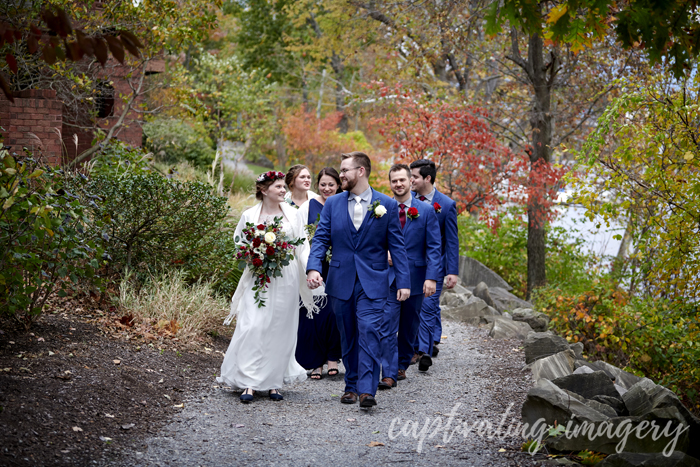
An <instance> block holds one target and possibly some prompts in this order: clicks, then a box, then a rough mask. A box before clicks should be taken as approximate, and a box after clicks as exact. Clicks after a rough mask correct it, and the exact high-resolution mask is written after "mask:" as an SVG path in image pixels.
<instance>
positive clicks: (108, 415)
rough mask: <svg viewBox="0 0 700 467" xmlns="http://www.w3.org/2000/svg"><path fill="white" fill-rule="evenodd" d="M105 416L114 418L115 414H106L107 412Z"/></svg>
mask: <svg viewBox="0 0 700 467" xmlns="http://www.w3.org/2000/svg"><path fill="white" fill-rule="evenodd" d="M105 417H107V418H114V415H112V414H111V413H106V414H105Z"/></svg>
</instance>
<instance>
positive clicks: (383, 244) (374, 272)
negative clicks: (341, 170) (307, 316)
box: [306, 190, 411, 395]
mask: <svg viewBox="0 0 700 467" xmlns="http://www.w3.org/2000/svg"><path fill="white" fill-rule="evenodd" d="M377 200H378V201H379V202H380V204H381V205H382V206H384V207H385V208H386V209H387V212H386V214H385V215H384V216H382V217H380V218H376V217H375V216H374V215H373V214H372V212H371V211H368V212H367V213H366V214H365V217H364V220H363V222H362V225H361V226H360V228H359V230H357V231H356V230H355V227H354V226H353V223H352V219H351V218H350V215H349V214H348V192H345V193H341V194H339V195H335V196H331V197H330V198H328V199H327V200H326V204H325V206H324V208H323V211H322V212H321V220H320V222H319V224H318V227H317V229H316V233H315V234H314V241H313V245H312V246H311V253H310V254H309V261H308V264H307V268H306V270H307V272H309V271H312V270H315V271H319V272H321V270H322V261H323V258H324V257H325V255H326V251H327V250H328V247H330V246H332V247H333V257H332V258H331V261H330V268H329V272H328V281H327V283H326V294H328V296H329V297H330V299H331V304H332V306H333V311H334V313H335V315H336V321H337V324H338V330H339V331H340V339H341V347H342V351H343V364H344V365H345V391H346V392H354V393H357V394H372V395H374V394H375V393H376V390H377V384H378V383H379V370H380V360H379V358H380V348H379V329H380V327H381V324H382V321H383V316H384V304H385V303H386V299H387V295H388V293H389V261H388V258H387V251H389V252H391V257H392V261H393V263H394V272H395V274H396V286H397V287H398V288H400V289H408V288H410V284H411V280H410V276H409V272H408V259H407V257H406V249H405V246H404V237H403V232H402V231H401V224H400V223H399V214H398V212H399V210H398V205H397V203H396V201H394V200H393V199H391V198H389V197H388V196H386V195H383V194H381V193H379V192H377V191H375V190H372V200H371V202H370V205H371V204H372V203H374V202H375V201H377Z"/></svg>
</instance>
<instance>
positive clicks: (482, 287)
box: [472, 282, 495, 308]
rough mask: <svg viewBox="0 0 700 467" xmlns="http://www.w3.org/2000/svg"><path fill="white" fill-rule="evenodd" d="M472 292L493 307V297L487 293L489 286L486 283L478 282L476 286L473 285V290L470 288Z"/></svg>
mask: <svg viewBox="0 0 700 467" xmlns="http://www.w3.org/2000/svg"><path fill="white" fill-rule="evenodd" d="M472 293H473V294H474V296H475V297H479V298H480V299H482V300H483V301H485V302H486V304H487V305H488V306H490V307H494V306H493V299H492V298H491V295H490V294H489V287H488V286H487V285H486V283H484V282H479V284H478V285H477V286H476V287H474V290H472ZM494 308H495V307H494Z"/></svg>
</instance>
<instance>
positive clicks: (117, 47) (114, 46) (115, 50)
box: [105, 36, 124, 63]
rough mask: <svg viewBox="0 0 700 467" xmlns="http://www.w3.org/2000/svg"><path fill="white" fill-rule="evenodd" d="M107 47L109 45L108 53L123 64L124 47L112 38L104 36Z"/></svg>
mask: <svg viewBox="0 0 700 467" xmlns="http://www.w3.org/2000/svg"><path fill="white" fill-rule="evenodd" d="M105 40H106V41H107V45H109V51H110V52H112V56H114V58H116V59H117V60H118V61H119V63H124V47H123V46H122V43H121V42H120V41H119V39H117V38H116V37H114V36H105Z"/></svg>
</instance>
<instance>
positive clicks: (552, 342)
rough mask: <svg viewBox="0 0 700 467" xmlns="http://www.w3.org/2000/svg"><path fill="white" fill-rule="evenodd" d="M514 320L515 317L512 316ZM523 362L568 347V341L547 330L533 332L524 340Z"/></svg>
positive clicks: (552, 353) (529, 361)
mask: <svg viewBox="0 0 700 467" xmlns="http://www.w3.org/2000/svg"><path fill="white" fill-rule="evenodd" d="M513 320H514V321H515V318H513ZM524 347H525V363H526V364H529V363H532V362H534V361H535V360H537V359H538V358H543V357H548V356H549V355H554V354H555V353H559V352H563V351H564V350H568V349H569V343H568V342H566V339H564V338H563V337H560V336H557V335H555V334H552V333H549V332H533V333H532V334H529V335H528V336H527V338H526V339H525V342H524Z"/></svg>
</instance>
